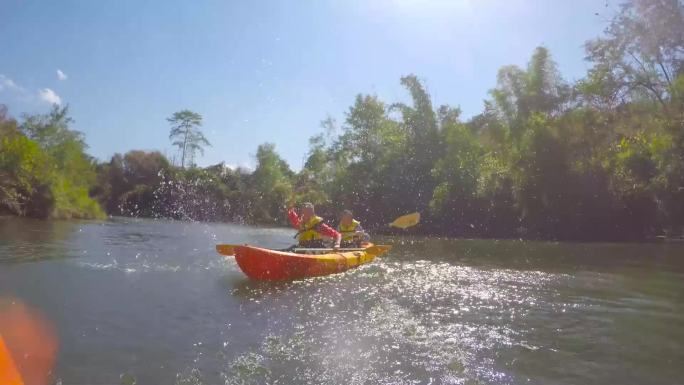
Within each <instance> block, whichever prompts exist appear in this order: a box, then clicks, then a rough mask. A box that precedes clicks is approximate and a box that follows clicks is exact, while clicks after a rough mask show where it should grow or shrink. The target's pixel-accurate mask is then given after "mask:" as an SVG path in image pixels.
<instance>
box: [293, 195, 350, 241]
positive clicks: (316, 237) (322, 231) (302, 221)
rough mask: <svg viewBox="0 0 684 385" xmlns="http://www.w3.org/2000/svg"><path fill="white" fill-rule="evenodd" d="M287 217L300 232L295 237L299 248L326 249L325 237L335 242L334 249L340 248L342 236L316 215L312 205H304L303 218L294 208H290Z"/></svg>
mask: <svg viewBox="0 0 684 385" xmlns="http://www.w3.org/2000/svg"><path fill="white" fill-rule="evenodd" d="M287 216H288V219H289V220H290V223H291V224H292V226H293V227H294V228H296V229H298V230H299V231H298V232H297V235H295V237H296V238H297V241H298V243H299V245H298V246H299V247H306V248H324V247H325V244H324V243H323V237H328V238H332V239H333V240H334V243H333V248H334V249H339V248H340V242H341V241H342V234H340V233H339V232H337V231H336V230H335V229H333V228H332V227H330V226H328V225H326V224H325V223H324V222H323V218H321V217H319V216H317V215H316V211H315V208H314V205H313V204H312V203H304V204H303V205H302V215H301V217H300V216H299V215H297V212H296V211H295V209H294V207H290V209H289V210H288V212H287Z"/></svg>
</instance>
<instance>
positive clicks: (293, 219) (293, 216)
mask: <svg viewBox="0 0 684 385" xmlns="http://www.w3.org/2000/svg"><path fill="white" fill-rule="evenodd" d="M287 219H289V220H290V224H291V225H292V227H294V228H295V229H298V228H299V225H300V224H301V223H302V221H301V219H299V215H297V212H296V211H295V209H294V207H290V209H289V210H287Z"/></svg>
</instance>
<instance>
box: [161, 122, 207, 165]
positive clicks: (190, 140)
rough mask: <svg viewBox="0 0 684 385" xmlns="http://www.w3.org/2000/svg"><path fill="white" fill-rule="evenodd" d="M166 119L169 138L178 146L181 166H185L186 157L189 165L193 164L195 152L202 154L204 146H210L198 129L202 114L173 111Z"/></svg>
mask: <svg viewBox="0 0 684 385" xmlns="http://www.w3.org/2000/svg"><path fill="white" fill-rule="evenodd" d="M167 120H168V122H169V123H170V124H171V133H170V134H169V139H171V140H174V139H175V141H174V142H173V145H174V146H176V147H178V151H179V152H180V153H181V168H185V163H186V162H185V161H186V160H188V159H189V160H190V165H191V166H193V165H194V164H195V154H196V153H197V152H198V151H199V152H200V153H201V154H204V147H205V146H211V143H209V141H208V140H207V138H206V137H205V136H204V134H203V133H202V131H200V127H201V126H202V115H200V114H198V113H196V112H193V111H190V110H182V111H178V112H175V113H174V114H173V115H171V117H170V118H168V119H167Z"/></svg>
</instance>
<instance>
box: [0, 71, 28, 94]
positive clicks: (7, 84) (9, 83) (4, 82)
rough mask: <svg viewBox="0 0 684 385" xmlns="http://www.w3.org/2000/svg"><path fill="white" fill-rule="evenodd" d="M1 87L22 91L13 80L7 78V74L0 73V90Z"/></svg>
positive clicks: (0, 89)
mask: <svg viewBox="0 0 684 385" xmlns="http://www.w3.org/2000/svg"><path fill="white" fill-rule="evenodd" d="M3 89H8V90H15V91H23V88H21V87H19V86H18V85H17V83H15V82H14V80H12V79H10V78H8V77H7V76H5V75H3V74H0V91H2V90H3Z"/></svg>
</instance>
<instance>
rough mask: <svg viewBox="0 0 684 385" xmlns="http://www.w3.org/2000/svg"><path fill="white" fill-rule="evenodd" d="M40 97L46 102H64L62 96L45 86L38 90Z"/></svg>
mask: <svg viewBox="0 0 684 385" xmlns="http://www.w3.org/2000/svg"><path fill="white" fill-rule="evenodd" d="M38 97H39V98H40V99H41V100H42V101H45V102H48V103H50V104H62V98H60V97H59V95H57V93H56V92H55V91H53V90H51V89H49V88H43V89H42V90H40V91H38Z"/></svg>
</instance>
